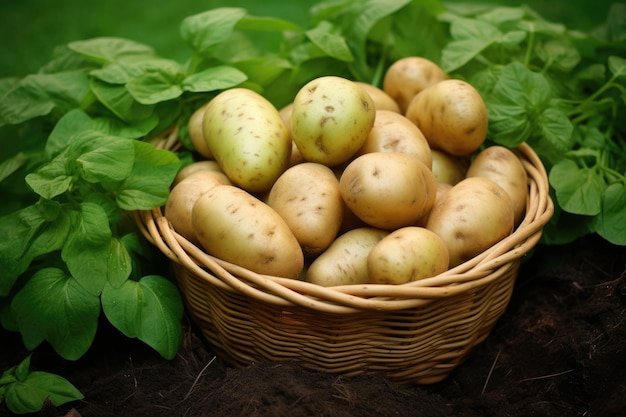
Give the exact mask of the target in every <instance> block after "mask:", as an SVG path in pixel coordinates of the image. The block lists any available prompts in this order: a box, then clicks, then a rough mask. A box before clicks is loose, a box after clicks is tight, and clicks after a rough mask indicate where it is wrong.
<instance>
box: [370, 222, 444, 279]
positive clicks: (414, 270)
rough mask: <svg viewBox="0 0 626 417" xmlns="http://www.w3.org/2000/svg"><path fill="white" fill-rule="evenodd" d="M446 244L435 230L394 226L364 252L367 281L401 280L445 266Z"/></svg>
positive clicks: (430, 273)
mask: <svg viewBox="0 0 626 417" xmlns="http://www.w3.org/2000/svg"><path fill="white" fill-rule="evenodd" d="M449 258H450V255H449V254H448V248H447V246H446V244H445V242H444V241H443V239H441V238H440V237H439V236H438V235H437V234H436V233H434V232H432V231H430V230H428V229H425V228H423V227H417V226H407V227H402V228H400V229H397V230H394V231H393V232H391V233H390V234H389V235H387V236H385V237H384V238H383V239H381V241H380V242H378V243H377V244H376V246H374V247H373V248H372V250H371V251H370V253H369V255H368V256H367V274H368V277H369V282H371V283H374V284H404V283H407V282H411V281H416V280H419V279H423V278H428V277H434V276H435V275H439V274H440V273H442V272H445V271H446V270H447V269H448V261H449Z"/></svg>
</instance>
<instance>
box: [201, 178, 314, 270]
mask: <svg viewBox="0 0 626 417" xmlns="http://www.w3.org/2000/svg"><path fill="white" fill-rule="evenodd" d="M191 222H192V225H193V227H194V229H195V230H196V236H197V238H198V240H199V241H200V244H201V245H202V246H203V247H204V249H205V250H206V251H207V253H209V254H211V255H214V256H216V257H218V258H220V259H222V260H224V261H228V262H231V263H234V264H237V265H239V266H242V267H244V268H247V269H249V270H251V271H254V272H257V273H259V274H266V275H272V276H279V277H285V278H293V279H295V278H297V277H298V275H299V274H300V272H301V271H302V269H303V267H304V255H303V253H302V249H301V248H300V244H299V243H298V240H297V239H296V237H295V236H294V235H293V233H292V231H291V229H289V226H288V225H287V223H286V222H285V221H284V220H283V219H282V218H281V217H280V215H279V214H278V213H276V211H275V210H274V209H272V208H271V207H270V206H268V205H267V204H265V203H264V202H262V201H260V200H259V199H257V198H256V197H254V196H252V195H251V194H249V193H248V192H246V191H245V190H242V189H241V188H238V187H235V186H232V185H218V186H215V187H213V188H211V189H210V190H209V191H207V192H206V193H204V194H202V195H201V196H200V197H199V198H198V200H197V201H196V203H195V205H194V206H193V209H192V212H191Z"/></svg>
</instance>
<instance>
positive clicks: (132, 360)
mask: <svg viewBox="0 0 626 417" xmlns="http://www.w3.org/2000/svg"><path fill="white" fill-rule="evenodd" d="M0 335H1V339H2V340H3V342H2V346H0V354H1V355H0V369H6V368H7V367H8V366H13V365H15V364H17V363H18V361H19V360H21V359H23V356H24V355H25V354H26V353H25V352H24V350H23V347H22V344H21V339H20V338H19V335H15V334H13V333H7V332H5V331H2V333H0ZM32 368H34V369H37V370H43V371H48V372H54V373H58V374H60V375H62V376H64V377H65V378H67V379H68V380H69V381H70V382H72V383H73V384H74V385H75V386H76V387H77V388H78V389H80V390H81V391H82V392H83V394H84V395H85V398H84V400H82V401H76V402H73V403H70V404H66V405H63V406H60V407H54V406H52V405H46V406H45V407H44V409H43V410H42V411H41V413H39V414H38V415H39V416H50V417H60V416H75V417H79V416H82V417H91V416H97V417H110V416H116V417H117V416H150V417H160V416H167V417H175V416H193V417H201V416H231V417H237V416H246V417H254V416H290V417H299V416H307V417H309V416H329V417H330V416H337V417H340V416H356V417H368V416H372V417H373V416H401V417H408V416H418V415H419V416H424V417H430V416H465V417H467V416H494V417H496V416H497V417H503V416H567V417H572V416H581V417H582V416H585V417H599V416H625V415H626V248H624V247H616V246H612V245H609V244H607V243H606V242H604V241H602V240H601V239H599V238H597V237H595V236H589V237H586V238H583V239H580V240H579V241H577V242H575V243H573V244H570V245H566V246H559V247H546V246H539V247H538V248H537V250H536V251H535V253H534V254H533V256H532V258H531V260H530V261H529V262H527V263H525V264H524V265H523V266H522V268H521V270H520V275H519V277H518V280H517V285H516V288H515V291H514V293H513V298H512V300H511V303H510V304H509V307H508V309H507V311H506V312H505V314H504V315H503V316H502V317H501V318H500V320H499V321H498V323H497V324H496V326H495V327H494V329H493V331H492V333H491V334H490V336H489V337H488V338H487V340H486V341H485V342H484V343H482V344H481V345H480V346H479V347H478V348H477V349H476V350H475V351H474V353H473V354H472V355H471V356H470V358H469V359H468V360H467V361H466V362H465V363H463V364H461V365H460V366H459V367H458V368H457V369H456V370H455V371H454V372H453V373H452V374H451V375H450V376H449V377H448V378H447V379H446V380H445V381H443V382H440V383H438V384H435V385H429V386H416V387H411V388H406V387H399V386H397V385H395V384H394V383H393V382H390V381H389V380H387V379H385V378H384V377H380V376H360V377H352V378H348V377H340V376H336V375H328V374H324V373H318V372H313V371H309V370H306V369H303V368H301V367H299V366H298V365H297V364H287V363H272V364H264V365H252V366H249V367H247V368H245V369H234V368H232V367H230V366H229V365H227V364H225V363H224V362H223V361H222V360H220V359H219V358H216V357H215V356H214V354H213V353H212V350H211V347H210V346H207V345H206V344H205V343H204V342H203V341H202V340H201V338H200V336H199V332H198V331H197V330H196V329H195V328H194V327H193V325H191V324H189V323H187V324H186V325H185V338H184V341H183V344H182V346H181V348H180V352H179V354H178V355H177V356H176V358H175V359H173V360H171V361H165V360H163V359H161V358H160V357H159V356H158V355H157V354H155V353H154V352H153V351H152V350H151V349H150V348H148V347H146V346H145V345H143V344H142V343H141V342H139V341H137V340H129V339H127V338H125V337H124V336H122V335H121V334H119V333H118V332H117V331H116V330H115V329H112V328H110V327H108V326H107V325H105V324H102V326H101V328H100V329H99V333H98V336H97V338H96V341H95V342H94V345H93V347H92V349H91V350H90V352H89V353H88V354H87V355H85V356H84V357H83V358H81V359H80V360H79V361H76V362H67V361H64V360H61V359H59V358H58V356H57V355H56V354H55V353H54V352H53V351H52V350H51V349H49V348H47V347H46V346H42V347H40V348H39V349H37V351H36V352H35V353H34V355H33V361H32ZM0 415H8V411H7V409H6V406H5V405H4V404H0Z"/></svg>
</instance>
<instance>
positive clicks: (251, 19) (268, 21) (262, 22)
mask: <svg viewBox="0 0 626 417" xmlns="http://www.w3.org/2000/svg"><path fill="white" fill-rule="evenodd" d="M235 27H236V28H237V29H241V30H252V31H257V32H283V31H291V30H293V31H295V30H299V29H300V26H299V25H297V24H296V23H293V22H290V21H289V20H285V19H279V18H277V17H271V16H250V15H245V16H243V17H242V18H241V19H239V20H238V21H237V23H236V25H235Z"/></svg>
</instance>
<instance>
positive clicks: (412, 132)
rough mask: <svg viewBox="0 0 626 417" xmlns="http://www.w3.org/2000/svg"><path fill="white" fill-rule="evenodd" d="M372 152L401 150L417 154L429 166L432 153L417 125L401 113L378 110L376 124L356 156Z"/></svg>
mask: <svg viewBox="0 0 626 417" xmlns="http://www.w3.org/2000/svg"><path fill="white" fill-rule="evenodd" d="M370 152H400V153H405V154H407V155H413V156H416V157H417V158H418V159H419V160H421V161H422V162H423V163H424V165H426V166H427V167H428V168H431V166H432V155H431V149H430V145H428V141H427V140H426V138H425V137H424V135H423V134H422V132H421V131H420V130H419V128H418V127H417V126H415V124H414V123H413V122H411V121H410V120H409V119H407V118H406V117H404V116H403V115H402V114H400V113H396V112H393V111H390V110H376V120H375V121H374V126H373V127H372V130H371V131H370V133H369V135H367V139H366V140H365V143H363V145H362V146H361V148H360V149H359V150H358V152H357V153H356V156H360V155H363V154H365V153H370Z"/></svg>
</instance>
